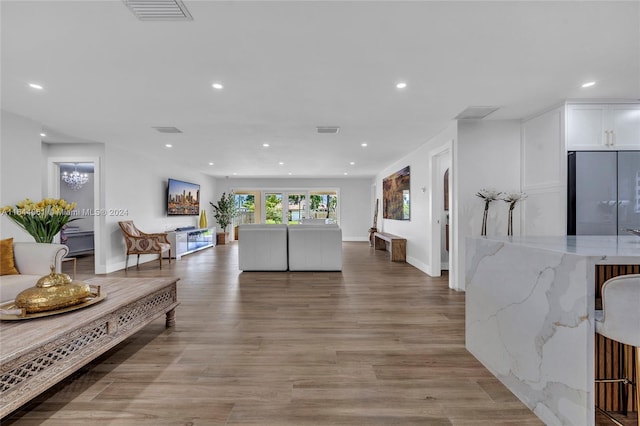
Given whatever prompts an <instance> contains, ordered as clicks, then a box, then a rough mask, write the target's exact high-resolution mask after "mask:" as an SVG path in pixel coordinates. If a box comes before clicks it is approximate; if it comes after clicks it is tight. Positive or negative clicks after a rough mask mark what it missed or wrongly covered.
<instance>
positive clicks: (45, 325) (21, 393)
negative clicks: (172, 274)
mask: <svg viewBox="0 0 640 426" xmlns="http://www.w3.org/2000/svg"><path fill="white" fill-rule="evenodd" d="M178 280H179V278H92V279H90V280H87V281H86V282H87V283H90V284H93V285H99V286H100V287H101V289H102V290H103V291H105V292H106V293H107V297H106V299H105V300H103V301H101V302H99V303H97V304H95V305H92V306H89V307H86V308H83V309H79V310H77V311H72V312H67V313H63V314H58V315H52V316H48V317H42V318H35V319H25V320H19V321H2V322H0V336H2V344H1V345H0V417H5V416H6V415H8V414H10V413H11V412H12V411H14V410H15V409H17V408H19V407H20V406H21V405H23V404H24V403H26V402H28V401H29V400H31V399H32V398H34V397H35V396H37V395H38V394H40V393H42V392H44V391H45V390H47V389H48V388H50V387H51V386H53V385H54V384H56V383H58V382H60V381H61V380H63V379H64V378H66V377H67V376H69V375H71V374H72V373H73V372H75V371H76V370H78V369H80V368H81V367H82V366H84V365H86V364H88V363H89V362H90V361H92V360H94V359H95V358H97V357H98V356H100V355H102V354H103V353H105V352H106V351H108V350H109V349H111V348H113V347H114V346H116V345H117V344H118V343H120V342H122V341H123V340H125V339H126V338H127V337H129V336H131V335H133V334H134V333H136V332H137V331H138V330H140V329H142V328H143V327H144V326H146V325H147V324H149V323H150V322H152V321H154V320H155V319H157V318H159V317H161V316H162V315H166V325H167V327H171V326H173V325H175V311H174V310H175V308H176V306H178V304H179V302H178V299H177V291H176V283H177V281H178Z"/></svg>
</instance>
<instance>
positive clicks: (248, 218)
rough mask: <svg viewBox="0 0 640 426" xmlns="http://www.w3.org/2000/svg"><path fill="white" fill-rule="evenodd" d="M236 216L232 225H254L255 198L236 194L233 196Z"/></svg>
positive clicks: (244, 194) (250, 195) (251, 195)
mask: <svg viewBox="0 0 640 426" xmlns="http://www.w3.org/2000/svg"><path fill="white" fill-rule="evenodd" d="M234 199H235V204H236V209H237V211H238V215H237V216H236V217H235V218H234V221H233V225H234V226H237V225H241V224H243V223H256V197H255V195H253V194H247V193H239V194H238V193H237V194H235V196H234Z"/></svg>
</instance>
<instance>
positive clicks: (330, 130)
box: [316, 126, 340, 135]
mask: <svg viewBox="0 0 640 426" xmlns="http://www.w3.org/2000/svg"><path fill="white" fill-rule="evenodd" d="M316 131H317V132H318V133H329V134H334V135H335V134H336V133H338V132H339V131H340V127H338V126H318V127H316Z"/></svg>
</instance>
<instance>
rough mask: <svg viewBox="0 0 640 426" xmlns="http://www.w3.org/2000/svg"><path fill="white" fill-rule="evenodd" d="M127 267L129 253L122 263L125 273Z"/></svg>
mask: <svg viewBox="0 0 640 426" xmlns="http://www.w3.org/2000/svg"><path fill="white" fill-rule="evenodd" d="M128 265H129V253H127V255H126V257H125V261H124V270H125V271H126V270H127V268H128Z"/></svg>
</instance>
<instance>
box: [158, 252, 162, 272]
mask: <svg viewBox="0 0 640 426" xmlns="http://www.w3.org/2000/svg"><path fill="white" fill-rule="evenodd" d="M158 257H159V258H160V269H162V250H160V256H158Z"/></svg>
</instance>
